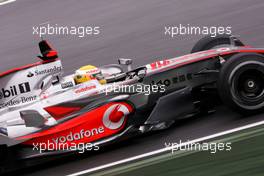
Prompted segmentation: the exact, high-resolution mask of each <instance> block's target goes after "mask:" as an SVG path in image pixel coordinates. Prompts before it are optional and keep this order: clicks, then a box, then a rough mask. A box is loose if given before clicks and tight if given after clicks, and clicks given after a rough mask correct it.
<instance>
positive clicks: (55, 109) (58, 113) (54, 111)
mask: <svg viewBox="0 0 264 176" xmlns="http://www.w3.org/2000/svg"><path fill="white" fill-rule="evenodd" d="M44 109H45V110H46V111H47V112H48V113H49V114H50V115H51V116H52V117H54V118H55V119H56V120H59V119H61V118H63V117H66V116H67V115H70V114H72V113H73V112H76V111H79V110H81V107H64V106H50V107H47V108H44Z"/></svg>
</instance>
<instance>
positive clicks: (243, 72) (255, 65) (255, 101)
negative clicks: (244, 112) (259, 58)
mask: <svg viewBox="0 0 264 176" xmlns="http://www.w3.org/2000/svg"><path fill="white" fill-rule="evenodd" d="M263 67H264V64H263V63H260V62H255V61H249V62H244V63H242V64H240V65H238V66H237V67H236V68H235V69H234V70H233V71H232V73H231V75H230V76H231V77H230V79H229V81H230V82H229V83H230V85H231V95H232V97H233V100H234V101H235V102H236V103H237V104H238V105H239V106H241V107H243V108H245V109H251V110H253V109H259V108H261V107H263V106H264V69H263Z"/></svg>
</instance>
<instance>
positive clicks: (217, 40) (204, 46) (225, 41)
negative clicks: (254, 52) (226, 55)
mask: <svg viewBox="0 0 264 176" xmlns="http://www.w3.org/2000/svg"><path fill="white" fill-rule="evenodd" d="M230 37H231V35H227V34H223V35H218V36H216V37H211V36H206V37H204V38H202V39H200V40H199V41H198V42H197V43H196V44H195V45H194V47H193V48H192V51H191V53H195V52H199V51H205V50H209V49H213V48H220V47H227V46H230V45H231V42H230ZM234 40H235V45H236V46H244V44H243V43H242V42H241V41H240V40H239V39H237V38H234Z"/></svg>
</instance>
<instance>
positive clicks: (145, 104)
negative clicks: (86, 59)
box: [0, 35, 264, 158]
mask: <svg viewBox="0 0 264 176" xmlns="http://www.w3.org/2000/svg"><path fill="white" fill-rule="evenodd" d="M39 47H40V51H41V53H42V56H40V57H39V58H40V61H39V62H37V63H35V64H31V65H27V66H24V67H20V68H15V69H13V70H10V71H7V72H4V73H2V74H0V146H2V147H1V151H0V153H1V155H2V158H4V157H5V156H4V155H5V154H6V153H7V152H6V151H8V150H9V149H10V148H13V147H16V148H19V150H17V151H18V152H21V153H23V154H22V155H20V156H21V157H22V158H32V157H38V156H43V155H50V154H59V153H64V152H68V151H71V150H70V149H72V148H71V147H73V146H75V145H78V144H92V146H93V147H96V146H98V145H101V144H106V143H109V142H112V141H115V140H118V139H122V138H123V137H124V136H127V135H131V134H135V133H136V134H138V133H144V132H148V131H153V130H161V129H165V128H168V127H169V126H170V125H171V124H173V123H174V122H175V121H176V120H177V119H181V118H186V117H190V116H193V115H195V114H198V113H203V112H210V111H212V109H213V107H212V104H214V102H215V101H218V100H219V101H221V100H222V102H224V104H226V105H228V106H229V107H231V108H233V109H234V110H238V111H239V112H243V114H251V113H256V112H259V111H261V110H263V107H264V55H263V54H264V49H261V48H252V47H248V46H244V45H243V43H242V42H241V41H239V40H238V39H237V38H234V37H231V36H228V35H221V36H217V37H215V38H211V37H205V38H203V39H201V40H200V41H199V42H198V43H197V44H196V45H195V46H194V48H193V50H192V53H191V54H188V55H184V56H180V57H176V58H172V59H167V60H163V61H157V62H154V63H151V64H148V65H145V66H142V67H139V68H136V69H132V68H131V62H132V61H131V60H130V59H119V64H112V65H106V66H102V67H100V68H99V69H100V70H101V76H102V77H103V79H104V80H105V82H106V83H105V84H101V83H100V81H99V80H98V79H97V78H95V79H91V80H90V81H87V82H84V83H81V84H77V83H76V81H75V80H74V74H73V75H68V76H65V77H63V75H62V71H63V68H62V65H61V61H60V60H59V59H58V56H57V52H56V51H55V50H54V49H52V47H51V46H50V45H49V44H48V43H47V42H46V41H41V42H40V43H39ZM124 67H127V68H124ZM125 69H126V71H125ZM206 95H210V96H206ZM212 95H213V96H212ZM219 95H220V96H219ZM212 97H213V98H212ZM215 97H221V100H220V99H218V98H215ZM40 145H45V146H46V147H47V146H49V145H51V146H56V147H53V150H48V149H47V148H46V149H45V150H42V151H41V152H39V151H34V150H32V149H33V147H34V148H35V147H37V146H40ZM95 149H96V148H95Z"/></svg>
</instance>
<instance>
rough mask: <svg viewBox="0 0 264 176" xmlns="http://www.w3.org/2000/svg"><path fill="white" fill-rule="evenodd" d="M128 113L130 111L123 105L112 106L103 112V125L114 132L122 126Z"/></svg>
mask: <svg viewBox="0 0 264 176" xmlns="http://www.w3.org/2000/svg"><path fill="white" fill-rule="evenodd" d="M129 113H130V111H129V109H128V108H127V107H126V106H125V105H122V104H114V105H112V106H110V107H109V108H108V109H107V110H106V111H105V113H104V116H103V124H104V126H105V127H107V128H109V129H111V130H116V129H118V128H120V127H121V126H122V125H123V124H124V122H125V118H126V116H127V115H128V114H129Z"/></svg>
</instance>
